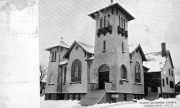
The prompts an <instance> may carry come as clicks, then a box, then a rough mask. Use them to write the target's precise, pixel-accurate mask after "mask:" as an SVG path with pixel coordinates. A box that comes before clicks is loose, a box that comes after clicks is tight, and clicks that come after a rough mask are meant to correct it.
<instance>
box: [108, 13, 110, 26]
mask: <svg viewBox="0 0 180 108" xmlns="http://www.w3.org/2000/svg"><path fill="white" fill-rule="evenodd" d="M109 26H110V15H108V27H109Z"/></svg>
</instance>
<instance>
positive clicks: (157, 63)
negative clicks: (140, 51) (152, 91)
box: [143, 51, 174, 72]
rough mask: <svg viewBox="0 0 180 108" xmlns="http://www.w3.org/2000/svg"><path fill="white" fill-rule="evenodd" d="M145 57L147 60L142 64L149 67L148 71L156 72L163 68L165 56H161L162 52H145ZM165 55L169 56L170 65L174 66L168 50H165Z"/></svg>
mask: <svg viewBox="0 0 180 108" xmlns="http://www.w3.org/2000/svg"><path fill="white" fill-rule="evenodd" d="M145 56H146V58H147V62H144V63H143V65H144V66H146V67H148V68H150V70H149V71H148V72H157V71H160V72H161V71H162V70H163V68H164V65H165V63H166V61H167V57H166V56H164V57H162V52H161V51H159V52H152V53H147V54H145ZM167 56H169V58H170V62H171V64H172V67H173V68H174V65H173V62H172V59H171V55H170V52H169V51H167Z"/></svg>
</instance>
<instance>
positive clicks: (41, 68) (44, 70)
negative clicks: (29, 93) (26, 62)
mask: <svg viewBox="0 0 180 108" xmlns="http://www.w3.org/2000/svg"><path fill="white" fill-rule="evenodd" d="M39 71H40V76H39V79H40V94H41V93H42V89H43V88H44V87H45V83H44V82H43V79H44V78H45V76H46V74H47V68H46V67H45V66H44V65H43V64H40V65H39Z"/></svg>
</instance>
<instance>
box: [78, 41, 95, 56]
mask: <svg viewBox="0 0 180 108" xmlns="http://www.w3.org/2000/svg"><path fill="white" fill-rule="evenodd" d="M77 42H78V43H79V44H80V45H81V46H82V47H83V48H84V49H85V50H86V51H87V52H88V53H91V54H94V47H93V46H90V45H88V44H85V43H83V42H80V41H77Z"/></svg>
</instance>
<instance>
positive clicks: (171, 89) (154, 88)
mask: <svg viewBox="0 0 180 108" xmlns="http://www.w3.org/2000/svg"><path fill="white" fill-rule="evenodd" d="M161 46H162V51H159V52H153V53H148V54H145V55H146V58H147V62H144V66H146V67H148V68H149V70H148V71H147V72H146V73H145V74H144V78H145V91H146V92H147V94H148V95H147V96H146V98H147V99H149V100H154V99H156V98H158V97H163V98H172V97H174V96H175V75H174V65H173V62H172V58H171V54H170V51H169V50H166V44H165V43H162V44H161Z"/></svg>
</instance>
